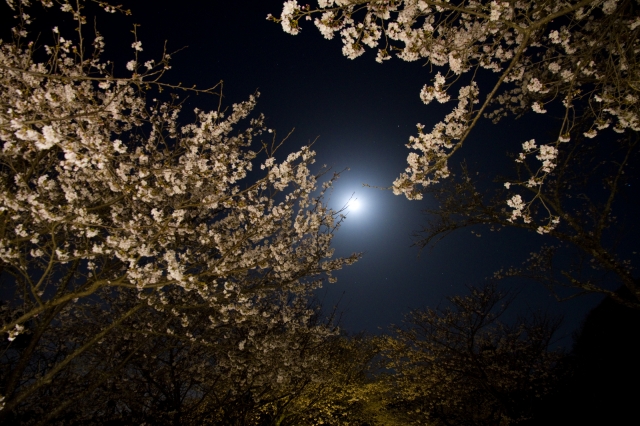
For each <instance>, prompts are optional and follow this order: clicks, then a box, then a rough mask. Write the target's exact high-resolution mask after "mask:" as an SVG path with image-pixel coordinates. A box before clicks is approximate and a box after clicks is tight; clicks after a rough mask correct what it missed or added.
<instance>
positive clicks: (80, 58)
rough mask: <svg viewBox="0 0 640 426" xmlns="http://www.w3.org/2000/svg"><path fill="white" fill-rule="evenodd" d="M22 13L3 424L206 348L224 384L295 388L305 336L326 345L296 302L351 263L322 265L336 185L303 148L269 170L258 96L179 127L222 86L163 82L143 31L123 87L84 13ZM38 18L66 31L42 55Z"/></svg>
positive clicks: (6, 247)
mask: <svg viewBox="0 0 640 426" xmlns="http://www.w3.org/2000/svg"><path fill="white" fill-rule="evenodd" d="M30 3H31V2H29V1H26V0H20V1H8V4H9V6H10V7H11V9H12V11H13V12H14V13H15V15H16V18H17V22H16V26H15V27H14V28H13V29H12V33H13V40H11V41H2V43H1V44H0V105H2V111H1V112H0V140H1V143H2V150H1V151H0V180H1V182H2V188H3V191H2V192H1V193H0V273H1V274H2V283H1V285H2V297H3V299H4V303H3V305H2V324H1V325H0V326H1V332H2V333H3V335H4V336H5V340H4V343H3V346H2V348H3V349H2V353H1V356H0V359H1V360H2V361H1V362H2V369H1V370H2V373H0V395H1V396H0V398H1V402H0V406H1V407H2V410H0V416H3V417H5V419H11V418H14V419H15V418H21V419H22V420H25V419H26V418H30V419H31V421H36V420H37V421H42V422H46V419H53V418H59V416H63V415H64V410H65V409H67V408H69V407H72V406H73V404H75V403H76V402H77V401H80V400H81V399H82V398H87V397H88V395H90V394H91V392H99V391H100V390H101V389H103V388H104V387H109V386H112V387H113V386H115V385H114V384H113V383H114V380H115V378H122V377H123V375H124V376H125V377H126V376H127V375H133V376H132V377H131V378H129V379H128V380H131V381H135V380H136V377H139V374H141V373H140V371H142V370H141V369H142V368H143V367H141V366H143V365H145V364H144V363H143V360H144V359H145V355H146V356H149V354H153V355H154V356H156V358H155V360H156V361H154V362H156V364H155V365H157V363H160V362H161V361H166V357H167V356H175V357H178V358H180V357H184V356H187V355H188V354H191V351H195V352H196V353H197V351H198V350H200V349H197V347H199V346H198V345H203V346H205V347H206V346H207V345H208V346H211V345H215V346H216V347H218V348H223V347H225V348H229V350H228V351H227V352H225V353H224V356H222V355H220V356H218V357H213V356H211V357H210V358H208V359H206V362H209V363H214V364H215V366H216V368H217V369H218V370H216V371H218V373H217V374H220V375H221V377H222V376H224V377H225V379H226V380H231V378H234V377H236V376H235V375H238V374H239V375H244V376H243V377H244V379H243V380H246V381H247V383H249V382H251V383H253V382H252V380H254V381H255V380H261V381H262V382H263V383H287V384H290V383H293V382H296V381H297V380H299V376H300V375H301V374H302V373H301V370H302V367H301V366H300V365H299V364H296V367H295V368H294V366H293V364H295V363H296V362H297V361H295V360H296V359H298V360H300V359H301V358H300V356H298V358H296V357H295V356H294V355H295V353H296V351H298V354H299V352H300V350H301V349H300V348H301V345H302V343H300V342H301V341H302V340H304V339H303V337H301V336H307V337H305V338H306V339H307V341H308V342H316V343H314V344H319V343H320V342H322V341H323V339H326V338H328V337H329V336H331V335H333V334H334V333H335V330H334V329H333V328H332V327H330V326H328V325H327V324H324V325H323V324H322V323H314V322H313V321H311V320H310V318H311V317H312V316H313V315H315V314H314V313H313V312H312V310H311V311H310V310H309V309H308V307H307V305H306V303H304V301H305V300H307V298H308V296H309V295H310V292H311V291H312V290H313V289H315V288H317V287H319V286H320V285H322V283H323V282H325V281H330V282H332V281H334V280H335V279H334V278H333V277H332V275H331V273H332V271H335V270H337V269H340V268H342V267H343V266H345V265H348V264H351V263H353V262H354V261H356V260H357V258H358V255H355V254H354V255H352V256H350V257H348V258H333V257H332V255H333V249H332V248H331V246H330V243H331V239H332V236H333V233H334V232H335V231H336V229H338V227H339V225H340V222H341V220H342V216H341V215H340V212H336V211H333V210H331V209H329V208H328V207H326V205H325V204H323V201H322V200H323V195H324V193H325V191H327V190H329V189H330V187H331V184H332V182H333V181H334V180H335V179H336V177H337V175H334V176H333V177H330V178H328V179H327V180H326V181H325V182H324V183H323V184H322V188H321V189H320V190H317V187H318V185H319V184H318V182H319V179H320V176H321V175H322V174H323V172H322V171H321V172H320V173H318V174H313V173H312V172H311V171H310V167H311V164H313V162H314V155H315V153H314V152H313V151H312V150H311V148H310V147H303V148H301V149H300V150H299V151H296V152H293V153H291V154H289V155H288V156H286V157H282V158H279V159H277V158H276V157H277V156H278V157H280V154H279V153H278V154H277V151H278V148H279V147H280V146H281V144H282V141H280V140H279V139H277V136H276V134H275V132H273V131H272V130H271V129H268V128H267V127H266V125H265V119H264V117H263V116H262V115H256V114H252V111H253V109H254V107H255V105H256V102H257V97H258V94H254V95H251V96H249V98H248V99H247V100H246V101H244V102H240V103H236V104H233V105H232V106H230V107H225V106H224V105H222V103H221V102H220V103H219V104H218V105H219V106H218V108H217V109H216V110H213V111H203V110H200V109H195V110H194V111H193V117H194V118H193V119H187V118H185V116H187V115H188V114H186V113H185V112H184V111H183V105H182V104H181V102H180V100H179V95H180V94H181V93H185V92H186V93H188V92H197V93H201V94H205V95H207V94H208V95H212V96H220V95H221V88H222V84H221V83H219V84H218V85H215V86H214V87H212V88H210V89H206V90H200V89H196V88H184V87H181V86H172V85H170V84H167V83H164V82H163V79H162V77H163V75H164V73H165V72H166V71H167V70H168V69H169V68H170V65H169V61H170V54H169V53H167V52H164V53H163V54H162V56H161V57H160V58H159V59H158V58H157V59H155V60H154V59H152V58H151V57H148V56H146V52H145V51H144V48H143V46H144V45H143V43H142V41H141V40H138V39H137V36H136V34H135V27H134V35H133V37H132V40H131V51H130V54H131V58H132V59H131V60H130V61H128V62H127V64H126V70H127V71H126V72H125V73H124V74H121V73H119V72H117V71H116V70H118V69H119V68H117V67H114V66H113V64H111V63H110V62H109V61H106V60H104V59H103V58H102V54H103V50H104V46H105V40H104V38H103V37H102V36H101V35H100V34H99V33H98V32H97V30H95V33H93V34H91V33H92V30H90V29H89V28H88V26H87V25H86V21H87V17H86V11H87V10H90V9H91V7H92V5H93V3H88V4H85V3H84V2H82V1H78V2H67V1H66V0H65V1H60V2H53V1H49V0H42V1H40V2H35V3H40V5H36V6H32V5H30ZM94 3H95V5H98V6H100V7H102V8H103V9H105V10H106V11H107V12H112V13H114V12H118V11H121V12H126V11H125V10H123V9H122V8H120V7H115V6H111V5H109V4H107V3H104V2H94ZM95 5H93V6H95ZM36 7H38V8H39V7H43V8H44V9H48V8H52V7H56V8H57V7H59V8H60V9H61V11H62V12H63V13H68V14H69V15H70V16H71V17H72V18H73V20H74V21H75V24H76V25H77V28H76V30H75V32H74V31H71V32H69V33H67V32H66V30H65V29H64V28H62V27H61V28H58V27H54V28H53V31H52V33H51V34H50V37H51V41H50V42H49V43H47V42H46V41H45V42H43V41H41V40H43V38H42V37H41V38H40V39H39V40H40V41H38V43H44V44H43V45H42V46H39V45H38V44H36V42H35V41H34V40H35V37H34V36H33V35H32V32H31V31H32V30H31V28H32V26H33V23H32V21H33V19H34V18H33V17H32V16H31V15H30V14H34V13H37V9H36ZM90 34H91V39H89V38H88V37H89V35H90ZM45 38H46V37H45ZM116 65H117V64H116ZM220 99H221V97H220ZM188 120H192V121H190V122H189V121H188ZM185 123H186V124H185ZM278 324H280V325H278ZM270 327H272V328H273V327H275V328H278V327H279V328H278V330H279V331H278V332H277V333H276V332H275V331H273V330H271V328H270ZM210 330H215V331H216V332H215V333H213V334H212V332H211V331H210ZM269 330H271V331H269ZM289 335H291V336H292V337H291V339H289V338H288V337H287V336H289ZM274 336H280V337H277V338H276V337H274ZM283 336H284V337H283ZM296 336H298V337H296ZM281 338H282V339H281ZM162 339H164V340H165V341H167V342H169V343H167V344H166V345H164V346H163V345H160V346H158V340H162ZM296 339H297V340H296ZM301 339H302V340H301ZM187 342H191V343H193V345H195V346H194V347H193V348H191V347H186V346H180V345H181V344H182V343H184V344H187ZM296 342H298V343H296ZM289 344H291V345H292V346H291V348H289V349H287V348H285V347H282V345H289ZM296 345H298V347H297V348H296ZM157 347H162V349H161V350H160V349H158V350H156V349H155V348H157ZM158 351H159V352H158ZM147 352H148V353H147ZM248 352H251V353H253V354H254V355H255V356H254V357H253V358H251V357H249V358H251V359H252V360H253V363H245V361H244V360H245V355H244V354H246V353H248ZM276 353H277V354H278V356H276V355H275V354H276ZM172 354H173V355H172ZM287 354H290V355H291V356H289V355H287ZM163 357H164V358H163ZM261 357H264V358H265V359H269V360H265V361H264V362H263V361H261V359H262V358H261ZM292 357H293V358H292ZM302 358H304V357H302ZM134 361H135V362H134ZM167 362H168V361H167ZM205 364H206V363H205ZM146 365H147V366H148V367H145V368H155V367H154V364H153V363H151V362H150V363H148V364H146ZM205 367H206V365H200V366H199V367H193V369H195V370H197V371H196V372H194V373H193V374H194V376H193V380H194V382H193V384H192V385H185V386H186V387H180V386H182V385H180V386H179V387H178V388H179V392H186V393H185V394H184V395H183V397H185V395H186V396H188V397H189V398H193V397H195V396H194V395H195V394H197V392H200V391H197V390H193V389H195V387H190V386H196V385H195V381H199V380H200V379H199V377H200V376H198V374H200V373H202V374H204V375H205V376H206V375H207V374H214V373H211V372H203V371H202V370H203V369H205ZM184 368H187V367H184ZM188 368H192V367H191V366H190V367H188ZM136 369H137V370H136ZM198 369H200V370H198ZM195 370H194V371H195ZM136 371H138V376H136V375H135V374H136V373H135V372H136ZM176 372H177V370H176ZM196 373H197V374H196ZM158 374H159V375H161V374H163V373H162V371H161V369H159V371H158ZM167 374H169V372H167ZM172 374H173V373H172ZM304 374H310V373H308V372H304ZM250 376H251V377H253V379H251V378H248V377H250ZM257 377H260V379H257ZM234 383H236V385H237V386H238V389H242V387H243V386H245V385H244V384H243V383H244V382H242V381H236V382H234ZM265 386H266V385H265ZM196 387H197V386H196ZM276 388H277V386H276ZM63 389H64V391H63ZM114 389H115V388H114ZM57 392H59V396H63V395H66V396H67V397H68V398H67V399H65V400H64V401H63V400H62V399H57V397H56V393H57ZM194 392H195V393H194ZM44 396H46V398H45V397H44ZM174 396H175V395H174ZM47 398H48V399H47ZM178 399H179V398H178ZM56 401H59V402H60V401H62V402H60V404H61V405H56V403H55V402H56ZM174 401H177V399H175V398H174ZM108 408H109V409H110V410H112V411H113V410H116V409H122V407H121V406H119V405H117V404H116V406H110V407H108ZM46 410H48V411H46ZM98 414H100V412H98ZM31 415H33V416H31ZM172 415H175V413H174V414H172ZM25 416H26V417H25ZM57 416H58V417H57Z"/></svg>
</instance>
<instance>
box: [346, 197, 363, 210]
mask: <svg viewBox="0 0 640 426" xmlns="http://www.w3.org/2000/svg"><path fill="white" fill-rule="evenodd" d="M347 207H348V208H349V210H353V211H356V210H359V209H360V207H362V203H361V202H360V200H358V199H357V198H354V199H352V200H350V201H349V203H348V204H347Z"/></svg>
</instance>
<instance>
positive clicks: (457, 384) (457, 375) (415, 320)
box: [384, 284, 560, 425]
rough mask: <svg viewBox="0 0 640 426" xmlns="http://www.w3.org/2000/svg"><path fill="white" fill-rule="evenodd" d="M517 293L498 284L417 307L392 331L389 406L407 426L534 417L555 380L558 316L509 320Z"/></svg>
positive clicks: (510, 421) (504, 422)
mask: <svg viewBox="0 0 640 426" xmlns="http://www.w3.org/2000/svg"><path fill="white" fill-rule="evenodd" d="M511 300H512V298H511V297H509V296H508V295H507V294H504V293H501V292H500V291H499V290H498V289H497V287H496V286H495V285H493V284H486V285H484V286H483V287H480V288H470V294H469V295H467V296H454V297H451V298H448V302H449V303H448V304H447V305H446V306H442V307H438V308H436V309H425V310H415V311H413V312H411V313H410V314H409V315H407V317H406V319H405V325H404V326H403V327H399V328H398V329H397V330H396V331H397V337H391V336H389V337H387V343H386V345H385V346H384V347H385V349H386V352H385V355H384V356H385V358H386V359H387V360H388V368H390V369H392V371H394V375H393V379H394V381H395V382H396V386H395V392H394V393H392V394H390V395H389V398H388V404H389V405H390V408H393V409H395V410H397V411H399V412H401V413H408V416H407V417H408V418H407V420H406V424H433V425H510V424H518V423H519V422H522V421H524V420H526V419H527V418H530V416H531V414H532V407H533V403H534V402H535V400H536V399H538V398H540V397H541V396H542V395H544V394H546V393H548V392H549V391H550V390H551V388H552V386H553V383H554V380H555V379H554V374H553V369H554V366H555V364H556V362H557V361H558V360H559V359H560V353H559V352H557V351H551V350H550V349H549V345H550V344H551V342H552V338H553V334H554V332H555V331H556V329H557V327H558V325H559V322H558V321H556V320H552V319H550V318H547V317H544V316H541V315H531V316H530V317H529V318H524V317H522V318H518V319H517V320H516V321H510V322H508V321H503V319H502V318H501V317H502V316H504V314H505V311H507V309H508V307H509V304H510V302H511Z"/></svg>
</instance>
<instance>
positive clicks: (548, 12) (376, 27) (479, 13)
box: [268, 0, 640, 205]
mask: <svg viewBox="0 0 640 426" xmlns="http://www.w3.org/2000/svg"><path fill="white" fill-rule="evenodd" d="M318 6H319V7H318V8H317V9H314V8H313V7H311V6H309V5H306V6H300V5H298V3H297V1H296V0H289V1H287V2H286V3H285V6H284V8H283V11H282V14H281V15H280V17H278V18H276V17H273V16H271V15H269V16H268V19H271V20H273V21H275V22H279V23H281V24H282V27H283V29H284V31H286V32H288V33H290V34H298V33H299V32H300V30H301V29H300V25H299V22H300V20H302V19H313V16H317V18H315V20H314V23H315V25H316V27H318V29H319V30H320V32H321V33H322V34H323V35H324V36H325V37H326V38H329V39H330V38H332V37H333V36H334V35H335V34H339V35H340V36H341V38H342V41H343V53H344V54H345V55H346V56H347V57H349V58H351V59H353V58H356V57H358V56H360V55H362V54H363V53H364V51H365V48H366V47H370V48H376V49H378V53H377V59H376V60H377V61H378V62H383V61H384V60H388V59H390V58H391V55H392V53H394V52H395V53H396V54H397V56H398V57H399V58H401V59H403V60H405V61H416V60H424V61H427V63H429V64H430V65H432V66H435V67H442V68H441V69H443V70H445V71H446V72H445V73H444V74H445V75H444V77H443V75H442V74H441V73H440V72H438V73H437V74H436V76H435V84H434V86H432V87H428V86H425V88H423V89H422V91H421V92H420V97H421V99H422V100H423V101H425V103H428V102H429V101H430V100H432V99H434V98H435V99H437V100H438V101H440V102H446V101H447V100H448V99H449V94H448V92H449V91H450V90H451V88H452V85H454V84H455V83H456V82H460V81H463V80H461V79H462V78H463V77H464V78H466V79H467V81H468V83H467V86H466V87H474V89H473V91H474V102H479V103H480V105H479V107H477V108H473V109H471V108H469V109H468V110H467V111H465V113H464V114H461V112H460V111H459V110H460V105H458V107H456V108H455V109H454V111H453V112H452V113H451V114H449V115H447V117H446V118H445V120H443V121H441V122H439V123H437V124H436V125H435V127H434V131H433V132H432V133H429V134H423V133H422V127H421V126H420V125H419V126H418V129H419V135H418V136H417V137H412V138H411V141H410V143H409V144H408V147H409V148H410V149H415V150H416V151H417V153H412V154H410V155H409V157H408V163H409V168H408V169H407V173H404V174H402V175H401V176H400V178H399V179H397V180H396V181H395V182H394V184H393V189H394V192H395V193H396V194H405V195H406V196H407V197H408V198H410V199H419V198H420V197H421V196H420V192H421V189H422V188H425V187H426V186H428V185H430V184H432V183H435V182H438V181H439V180H440V179H441V178H443V177H446V176H447V175H448V174H449V171H448V168H447V161H448V160H449V159H450V158H451V156H452V155H453V154H454V153H455V152H456V151H457V150H458V149H459V148H460V147H461V146H462V144H463V143H464V141H465V140H466V138H467V137H468V136H469V134H470V133H471V132H470V131H471V129H472V128H473V127H474V125H475V124H476V122H477V121H478V119H479V118H480V117H482V116H483V115H484V116H488V117H489V118H492V119H493V120H494V121H497V120H499V119H500V118H501V117H504V116H506V115H507V114H509V113H515V114H521V113H523V112H526V111H530V110H533V111H535V112H537V113H540V114H544V113H545V112H547V109H546V108H547V107H548V106H550V104H552V103H561V104H562V107H563V108H564V109H565V110H566V114H565V117H564V120H563V122H562V125H561V126H560V127H561V128H560V132H559V137H558V139H559V141H562V140H563V139H568V138H569V137H570V135H571V133H572V132H583V133H584V135H585V136H587V137H595V136H596V135H597V133H598V132H599V131H601V130H603V129H605V128H607V127H609V126H613V129H614V130H615V131H617V132H624V131H626V130H631V131H638V130H640V112H639V110H638V102H637V91H638V89H639V87H638V83H637V81H638V75H639V72H640V71H639V69H638V54H639V53H640V42H639V41H638V40H639V37H638V31H639V27H640V25H639V24H638V22H640V16H639V15H638V10H639V9H638V1H637V0H563V1H549V0H533V1H518V0H493V1H479V0H462V1H457V2H452V1H449V0H335V1H333V0H326V1H325V0H319V1H318ZM483 70H487V71H489V72H492V73H496V77H495V78H493V79H492V78H490V77H488V76H487V71H483ZM481 83H482V84H481ZM473 84H477V86H471V85H473ZM483 84H484V85H486V86H487V87H482V86H483ZM479 93H483V94H486V95H485V98H484V99H483V100H482V101H481V102H480V100H479V98H478V96H479ZM461 98H462V96H461ZM452 114H454V115H455V117H456V118H455V120H452ZM452 121H455V126H456V127H457V128H459V129H462V130H463V131H460V132H457V135H456V136H455V137H451V136H447V137H445V138H444V139H445V140H443V137H441V136H440V135H443V134H444V132H443V130H444V129H445V128H447V127H450V126H452V125H454V123H452ZM577 122H580V123H581V126H579V127H578V126H575V124H576V123H577ZM585 126H586V130H585ZM415 140H419V141H420V143H417V144H416V143H415ZM546 146H548V145H546ZM443 148H444V149H443ZM556 148H558V147H557V146H556ZM541 155H542V156H545V154H544V153H542V152H541ZM547 157H548V159H547V160H543V161H551V157H550V156H547ZM547 164H550V163H547ZM545 167H546V166H545ZM546 168H547V169H548V167H546ZM541 183H542V180H541V179H537V178H536V184H538V185H539V184H541ZM534 202H535V200H528V201H525V203H526V204H527V205H531V204H532V203H534Z"/></svg>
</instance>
